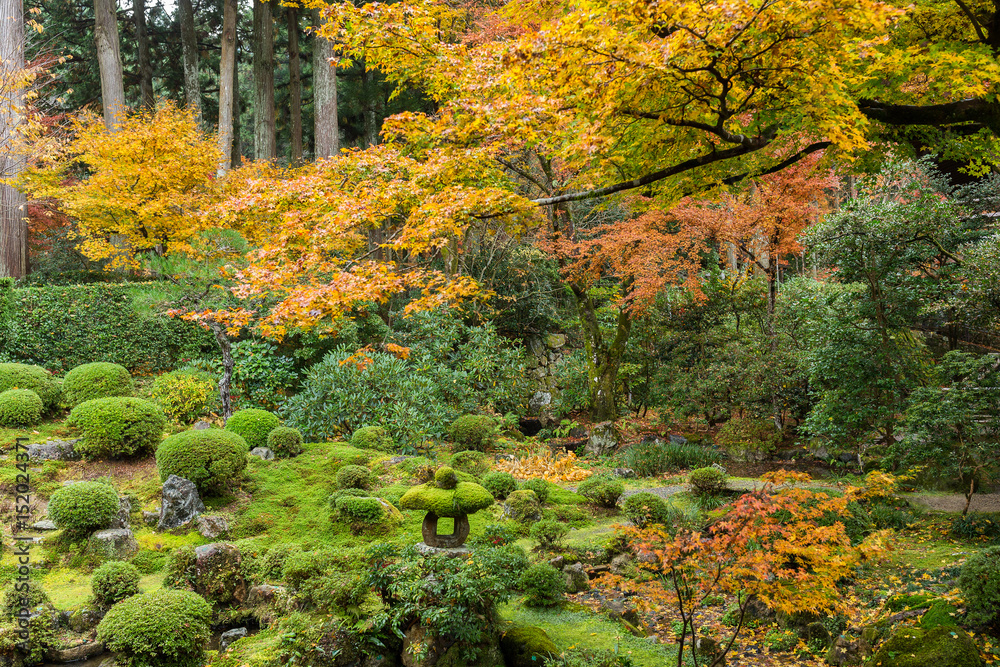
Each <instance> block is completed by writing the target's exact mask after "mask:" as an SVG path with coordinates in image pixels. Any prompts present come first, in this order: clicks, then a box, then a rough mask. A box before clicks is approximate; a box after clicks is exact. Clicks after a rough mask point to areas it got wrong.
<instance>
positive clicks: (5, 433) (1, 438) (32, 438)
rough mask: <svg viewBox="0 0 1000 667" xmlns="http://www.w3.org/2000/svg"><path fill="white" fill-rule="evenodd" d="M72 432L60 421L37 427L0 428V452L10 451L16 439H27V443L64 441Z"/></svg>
mask: <svg viewBox="0 0 1000 667" xmlns="http://www.w3.org/2000/svg"><path fill="white" fill-rule="evenodd" d="M72 434H73V430H72V429H71V428H69V427H67V426H66V422H65V421H64V420H62V419H59V420H52V421H47V422H44V423H42V424H39V425H38V426H28V427H26V428H0V451H7V450H8V449H12V448H13V447H14V444H15V443H16V442H17V439H18V438H27V439H28V442H29V443H35V442H45V441H46V440H49V439H50V438H51V439H56V440H66V439H67V438H69V437H70V436H71V435H72Z"/></svg>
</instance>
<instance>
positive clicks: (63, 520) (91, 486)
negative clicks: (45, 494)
mask: <svg viewBox="0 0 1000 667" xmlns="http://www.w3.org/2000/svg"><path fill="white" fill-rule="evenodd" d="M118 506H119V502H118V494H117V493H116V492H115V490H114V489H113V488H112V487H111V486H110V485H108V484H103V483H101V482H77V483H76V484H70V485H69V486H63V487H60V488H58V489H56V491H55V493H53V494H52V497H51V498H50V499H49V510H48V511H49V518H51V519H52V520H53V521H54V522H55V524H56V526H57V527H59V528H62V529H64V530H66V531H67V532H68V533H70V534H73V535H77V536H83V535H86V534H88V533H91V532H93V531H95V530H100V529H101V528H106V527H107V526H108V525H109V524H110V523H111V521H112V520H113V519H114V518H115V516H117V514H118Z"/></svg>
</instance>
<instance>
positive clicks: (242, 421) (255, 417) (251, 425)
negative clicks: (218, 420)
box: [226, 408, 281, 449]
mask: <svg viewBox="0 0 1000 667" xmlns="http://www.w3.org/2000/svg"><path fill="white" fill-rule="evenodd" d="M279 426H281V420H279V419H278V416H277V415H275V414H274V413H273V412H268V411H267V410H258V409H257V408H250V409H249V410H240V411H239V412H237V413H235V414H234V415H233V416H232V417H230V418H229V419H228V421H226V430H227V431H231V432H232V433H235V434H236V435H238V436H240V437H242V438H243V439H244V440H246V441H247V444H248V445H249V446H250V449H255V448H257V447H267V436H269V435H270V434H271V431H273V430H274V429H276V428H278V427H279Z"/></svg>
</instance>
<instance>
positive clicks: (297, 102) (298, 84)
mask: <svg viewBox="0 0 1000 667" xmlns="http://www.w3.org/2000/svg"><path fill="white" fill-rule="evenodd" d="M287 17H288V97H289V98H290V99H289V102H290V106H291V109H290V115H291V126H292V154H291V160H290V162H291V163H292V166H293V167H297V166H299V165H300V164H302V66H301V63H300V62H299V12H298V10H297V9H296V8H295V7H289V8H288V13H287Z"/></svg>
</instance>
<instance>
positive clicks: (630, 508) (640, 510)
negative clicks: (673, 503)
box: [622, 491, 671, 528]
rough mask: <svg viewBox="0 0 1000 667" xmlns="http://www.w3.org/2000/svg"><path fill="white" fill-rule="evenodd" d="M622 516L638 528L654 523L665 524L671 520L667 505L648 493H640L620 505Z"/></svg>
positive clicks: (661, 499)
mask: <svg viewBox="0 0 1000 667" xmlns="http://www.w3.org/2000/svg"><path fill="white" fill-rule="evenodd" d="M622 514H624V515H625V518H627V519H628V520H629V521H631V522H632V524H633V525H634V526H636V527H638V528H645V527H646V526H648V525H650V524H654V523H659V524H667V523H669V522H670V519H671V514H670V508H669V507H668V506H667V503H666V502H664V500H663V498H660V497H659V496H657V495H654V494H652V493H650V492H649V491H642V492H640V493H637V494H635V495H634V496H629V497H628V498H626V499H625V502H623V503H622Z"/></svg>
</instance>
